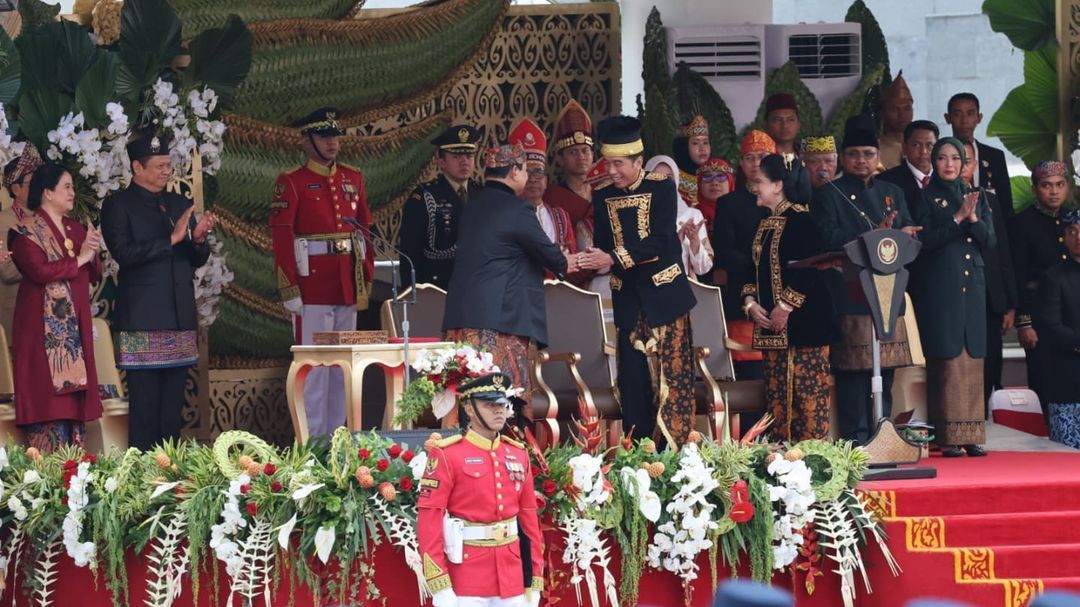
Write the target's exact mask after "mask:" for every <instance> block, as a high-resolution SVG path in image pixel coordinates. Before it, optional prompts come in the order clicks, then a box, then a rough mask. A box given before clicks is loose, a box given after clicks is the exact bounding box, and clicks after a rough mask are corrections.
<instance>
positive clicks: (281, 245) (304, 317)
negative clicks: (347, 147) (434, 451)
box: [270, 108, 375, 436]
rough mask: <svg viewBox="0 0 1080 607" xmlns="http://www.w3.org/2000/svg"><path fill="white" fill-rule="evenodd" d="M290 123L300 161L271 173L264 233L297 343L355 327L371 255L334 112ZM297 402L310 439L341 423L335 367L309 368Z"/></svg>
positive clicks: (367, 223)
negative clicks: (269, 237)
mask: <svg viewBox="0 0 1080 607" xmlns="http://www.w3.org/2000/svg"><path fill="white" fill-rule="evenodd" d="M293 126H295V127H299V129H300V135H301V141H300V142H301V145H302V146H303V148H304V153H305V154H306V156H307V162H305V163H304V164H303V165H301V166H298V167H295V168H293V169H290V170H288V171H286V172H284V173H282V174H281V175H279V176H278V179H277V184H276V185H275V186H274V200H273V202H271V203H270V232H271V235H272V236H273V244H274V272H275V274H276V275H277V280H278V289H280V291H281V301H282V302H283V305H284V306H285V309H286V310H288V311H289V312H291V313H292V315H293V330H294V334H295V339H296V343H298V344H310V343H312V334H313V333H316V332H319V331H352V330H354V329H356V311H357V310H365V309H367V307H368V294H369V293H370V291H371V280H372V276H373V273H374V270H375V256H374V254H373V249H372V246H371V239H370V232H369V230H370V228H371V211H370V210H368V206H367V194H366V193H365V191H364V178H363V176H362V175H361V174H360V171H358V170H356V169H354V168H352V167H349V166H345V165H343V164H339V163H337V162H335V158H336V157H337V155H338V151H339V150H340V149H341V142H340V137H341V135H342V134H343V133H342V131H341V129H339V128H338V125H337V111H336V110H334V109H332V108H323V109H320V110H316V111H315V112H313V113H312V114H311V115H309V116H307V117H306V118H304V119H302V120H300V121H298V122H296V123H294V125H293ZM355 224H359V225H360V226H362V227H363V230H362V231H361V232H362V233H358V232H357V231H356V228H355ZM304 402H305V406H306V409H307V417H308V432H309V434H310V435H311V436H320V435H329V434H330V433H331V432H333V431H334V429H335V428H337V427H338V426H340V425H341V424H343V423H344V422H345V391H344V383H343V378H342V374H341V370H340V369H337V368H316V369H312V370H311V372H310V373H309V374H308V376H307V382H306V384H305V385H304Z"/></svg>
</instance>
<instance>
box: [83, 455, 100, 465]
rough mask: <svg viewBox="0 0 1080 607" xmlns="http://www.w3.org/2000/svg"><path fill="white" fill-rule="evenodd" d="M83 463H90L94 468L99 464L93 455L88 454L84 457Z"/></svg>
mask: <svg viewBox="0 0 1080 607" xmlns="http://www.w3.org/2000/svg"><path fill="white" fill-rule="evenodd" d="M82 461H84V462H89V463H90V465H91V466H92V465H94V464H96V463H97V457H96V456H95V455H94V454H93V453H87V454H86V455H83V456H82Z"/></svg>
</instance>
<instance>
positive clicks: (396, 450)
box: [389, 445, 401, 459]
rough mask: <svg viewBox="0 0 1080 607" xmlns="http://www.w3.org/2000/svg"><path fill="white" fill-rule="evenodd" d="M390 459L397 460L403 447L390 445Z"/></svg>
mask: <svg viewBox="0 0 1080 607" xmlns="http://www.w3.org/2000/svg"><path fill="white" fill-rule="evenodd" d="M389 453H390V459H397V456H399V455H401V445H390V450H389Z"/></svg>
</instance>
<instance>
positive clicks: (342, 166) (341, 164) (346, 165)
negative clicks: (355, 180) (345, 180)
mask: <svg viewBox="0 0 1080 607" xmlns="http://www.w3.org/2000/svg"><path fill="white" fill-rule="evenodd" d="M337 165H338V167H339V168H342V169H349V170H350V171H353V172H356V173H359V172H360V169H358V168H356V167H354V166H352V165H350V164H345V163H344V162H339V163H337Z"/></svg>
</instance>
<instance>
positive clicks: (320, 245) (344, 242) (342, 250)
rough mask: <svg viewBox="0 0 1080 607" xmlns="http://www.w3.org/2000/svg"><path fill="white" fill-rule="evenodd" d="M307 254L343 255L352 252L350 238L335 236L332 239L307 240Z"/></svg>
mask: <svg viewBox="0 0 1080 607" xmlns="http://www.w3.org/2000/svg"><path fill="white" fill-rule="evenodd" d="M307 243H308V244H307V251H308V255H344V254H346V253H352V240H350V239H348V238H335V239H334V240H308V241H307Z"/></svg>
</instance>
